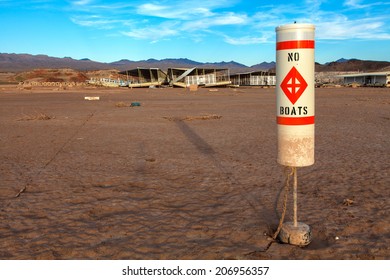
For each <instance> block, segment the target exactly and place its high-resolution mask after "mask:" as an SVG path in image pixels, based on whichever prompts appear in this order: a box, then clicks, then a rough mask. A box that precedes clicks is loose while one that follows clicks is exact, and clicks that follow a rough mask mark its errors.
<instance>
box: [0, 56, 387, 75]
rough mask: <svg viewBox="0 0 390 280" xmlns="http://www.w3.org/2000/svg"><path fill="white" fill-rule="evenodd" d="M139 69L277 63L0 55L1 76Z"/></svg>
mask: <svg viewBox="0 0 390 280" xmlns="http://www.w3.org/2000/svg"><path fill="white" fill-rule="evenodd" d="M137 67H146V68H161V69H163V70H167V69H168V68H173V67H176V68H192V67H202V68H228V69H230V72H231V73H239V72H249V71H256V70H270V71H275V62H262V63H259V64H256V65H252V66H250V67H249V66H246V65H243V64H240V63H237V62H235V61H230V62H225V61H222V62H212V63H211V62H210V63H209V62H207V63H201V62H197V61H193V60H190V59H187V58H179V59H174V58H167V59H161V60H157V59H148V60H140V61H132V60H128V59H122V60H119V61H115V62H111V63H103V62H97V61H92V60H90V59H88V58H83V59H73V58H71V57H64V58H58V57H51V56H47V55H31V54H14V53H11V54H10V53H0V72H21V71H28V70H32V69H37V68H55V69H58V68H71V69H75V70H82V71H83V70H103V69H116V70H120V71H123V70H129V69H134V68H137ZM383 69H390V62H386V61H368V60H358V59H344V58H341V59H339V60H337V61H334V62H329V63H325V64H319V63H316V71H317V72H320V71H321V72H327V71H380V70H383Z"/></svg>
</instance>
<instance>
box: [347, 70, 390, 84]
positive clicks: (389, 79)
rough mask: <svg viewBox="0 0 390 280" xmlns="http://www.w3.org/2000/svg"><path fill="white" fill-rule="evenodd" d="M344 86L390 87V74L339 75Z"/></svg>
mask: <svg viewBox="0 0 390 280" xmlns="http://www.w3.org/2000/svg"><path fill="white" fill-rule="evenodd" d="M339 77H342V78H343V80H344V85H357V86H378V87H384V86H387V87H390V72H366V73H355V74H345V75H339Z"/></svg>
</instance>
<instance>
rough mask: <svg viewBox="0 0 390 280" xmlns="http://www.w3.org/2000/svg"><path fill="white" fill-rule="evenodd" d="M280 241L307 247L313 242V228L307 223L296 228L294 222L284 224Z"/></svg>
mask: <svg viewBox="0 0 390 280" xmlns="http://www.w3.org/2000/svg"><path fill="white" fill-rule="evenodd" d="M279 240H280V241H281V242H283V243H287V244H291V245H297V246H307V245H309V244H310V242H311V240H312V236H311V228H310V226H309V225H307V224H305V223H298V224H297V226H296V227H295V226H294V223H293V222H287V223H284V224H283V226H282V229H281V230H280V233H279Z"/></svg>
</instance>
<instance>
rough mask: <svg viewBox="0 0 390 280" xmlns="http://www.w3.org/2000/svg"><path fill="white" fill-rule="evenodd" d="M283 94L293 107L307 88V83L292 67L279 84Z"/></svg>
mask: <svg viewBox="0 0 390 280" xmlns="http://www.w3.org/2000/svg"><path fill="white" fill-rule="evenodd" d="M280 87H281V88H282V90H283V92H284V94H285V95H286V96H287V98H288V99H289V100H290V101H291V103H292V104H293V105H294V104H295V102H297V100H298V99H299V97H301V95H302V93H303V92H304V91H305V89H306V88H307V83H306V81H305V79H304V78H303V77H302V75H301V74H300V73H299V72H298V70H297V69H296V68H295V67H294V66H293V68H291V70H290V72H288V74H287V75H286V77H285V78H284V80H283V82H282V83H281V84H280Z"/></svg>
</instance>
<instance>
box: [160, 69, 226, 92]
mask: <svg viewBox="0 0 390 280" xmlns="http://www.w3.org/2000/svg"><path fill="white" fill-rule="evenodd" d="M167 80H168V83H169V85H171V86H176V87H183V88H186V87H190V86H191V85H197V86H203V87H217V86H227V85H230V84H231V81H230V74H229V69H217V68H214V69H209V68H198V67H194V68H168V73H167Z"/></svg>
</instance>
